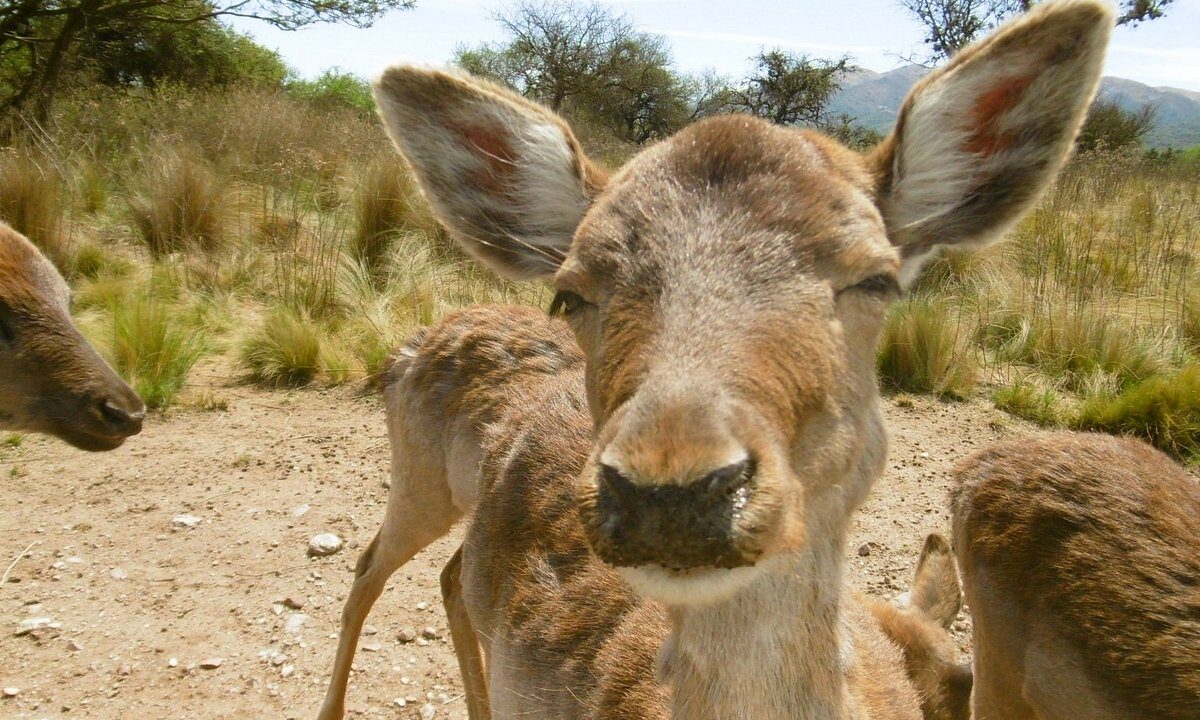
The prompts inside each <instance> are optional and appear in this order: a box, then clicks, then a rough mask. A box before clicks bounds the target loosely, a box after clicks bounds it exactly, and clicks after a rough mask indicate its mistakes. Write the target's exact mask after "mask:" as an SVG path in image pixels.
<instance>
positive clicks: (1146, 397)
mask: <svg viewBox="0 0 1200 720" xmlns="http://www.w3.org/2000/svg"><path fill="white" fill-rule="evenodd" d="M1073 425H1074V426H1075V427H1076V428H1078V429H1081V430H1102V431H1104V432H1110V433H1121V434H1130V435H1137V436H1139V437H1142V438H1145V439H1147V440H1149V441H1150V442H1152V443H1153V444H1154V445H1156V446H1157V447H1160V448H1162V449H1163V450H1166V451H1167V452H1170V453H1173V454H1175V455H1177V456H1179V457H1184V458H1196V457H1197V456H1200V365H1188V366H1186V367H1184V368H1183V369H1181V370H1180V371H1179V372H1178V373H1176V374H1175V375H1173V376H1157V377H1153V378H1150V379H1148V380H1146V381H1145V382H1142V383H1139V384H1137V385H1134V386H1133V387H1130V388H1128V389H1126V390H1124V391H1123V392H1121V393H1118V394H1115V395H1102V396H1098V397H1093V398H1090V399H1089V400H1087V401H1086V402H1085V403H1084V404H1083V407H1081V408H1080V410H1079V415H1078V417H1077V418H1076V419H1075V421H1074V422H1073Z"/></svg>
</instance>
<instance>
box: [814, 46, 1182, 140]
mask: <svg viewBox="0 0 1200 720" xmlns="http://www.w3.org/2000/svg"><path fill="white" fill-rule="evenodd" d="M926 72H928V70H927V69H926V68H923V67H921V66H919V65H905V66H904V67H900V68H897V69H895V70H892V71H890V72H885V73H877V72H873V71H871V70H864V69H860V70H856V71H854V72H852V73H850V74H849V75H847V76H846V78H845V79H844V80H843V81H842V89H841V90H839V91H838V93H837V94H836V95H834V97H833V99H832V100H830V103H829V109H830V111H831V112H832V113H833V114H834V115H839V114H842V113H845V114H847V115H850V116H851V117H853V118H855V120H856V121H857V122H858V123H859V124H860V125H865V126H867V127H869V128H874V129H875V130H878V131H880V132H887V131H888V130H889V129H891V126H892V123H893V122H895V120H896V113H897V112H899V110H900V104H901V103H903V102H904V96H905V95H906V94H907V93H908V89H909V88H910V87H912V84H913V83H915V82H916V81H917V80H919V79H920V78H921V77H922V76H924V75H925V73H926ZM1100 97H1102V98H1106V99H1108V100H1112V101H1114V102H1116V103H1117V104H1118V105H1119V106H1121V107H1122V108H1125V109H1126V110H1137V109H1139V108H1141V107H1142V106H1143V105H1145V104H1147V103H1149V104H1152V105H1154V106H1155V107H1156V108H1158V110H1157V114H1156V115H1155V119H1154V128H1153V129H1151V130H1150V132H1149V133H1147V134H1146V145H1148V146H1149V147H1180V148H1182V147H1191V146H1192V145H1197V144H1200V92H1194V91H1192V90H1182V89H1180V88H1172V87H1150V86H1149V85H1144V84H1142V83H1140V82H1135V81H1133V80H1126V79H1124V78H1115V77H1106V78H1104V79H1102V80H1101V81H1100Z"/></svg>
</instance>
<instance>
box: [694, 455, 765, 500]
mask: <svg viewBox="0 0 1200 720" xmlns="http://www.w3.org/2000/svg"><path fill="white" fill-rule="evenodd" d="M752 479H754V460H753V459H751V458H746V459H744V460H742V461H740V462H736V463H733V464H732V465H726V466H725V467H723V468H719V469H717V470H713V471H712V472H711V473H709V474H708V475H706V476H705V477H704V478H703V479H701V481H700V482H701V487H703V488H704V489H705V491H706V493H707V495H708V498H709V500H720V499H723V498H727V497H731V496H733V495H736V494H738V492H739V491H741V490H743V488H745V487H746V486H747V485H749V484H750V481H751V480H752Z"/></svg>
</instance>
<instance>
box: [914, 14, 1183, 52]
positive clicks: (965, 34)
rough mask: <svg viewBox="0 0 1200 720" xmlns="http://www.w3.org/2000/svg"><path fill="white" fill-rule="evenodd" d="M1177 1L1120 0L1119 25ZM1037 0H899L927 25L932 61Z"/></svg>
mask: <svg viewBox="0 0 1200 720" xmlns="http://www.w3.org/2000/svg"><path fill="white" fill-rule="evenodd" d="M1174 1H1175V0H1119V2H1118V9H1119V10H1120V15H1118V16H1117V24H1118V25H1137V24H1138V23H1141V22H1145V21H1147V20H1154V19H1157V18H1160V17H1162V16H1163V15H1164V14H1166V8H1167V6H1168V5H1170V4H1171V3H1172V2H1174ZM1036 2H1037V0H900V5H901V6H902V7H903V8H904V9H906V10H908V12H909V13H910V14H912V15H913V17H915V18H916V19H917V20H918V21H919V22H920V23H921V25H923V26H924V27H925V32H926V35H925V38H924V42H925V44H926V45H927V46H928V47H929V54H930V57H929V58H928V62H929V63H934V62H937V61H939V60H944V59H945V58H948V57H950V55H952V54H954V53H955V52H957V51H958V50H960V49H962V48H963V47H965V46H966V45H969V44H970V43H971V42H972V41H974V40H975V38H977V37H979V36H980V35H981V34H983V33H985V32H987V31H988V30H991V29H992V28H994V27H996V26H997V25H999V24H1000V23H1002V22H1004V21H1005V20H1007V19H1008V18H1010V17H1012V16H1013V15H1017V14H1020V13H1023V12H1028V11H1029V9H1030V8H1031V7H1033V5H1034V4H1035V3H1036Z"/></svg>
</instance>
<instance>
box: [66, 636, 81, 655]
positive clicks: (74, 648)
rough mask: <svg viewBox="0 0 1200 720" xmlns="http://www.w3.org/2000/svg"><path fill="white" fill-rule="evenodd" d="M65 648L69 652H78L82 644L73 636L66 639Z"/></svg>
mask: <svg viewBox="0 0 1200 720" xmlns="http://www.w3.org/2000/svg"><path fill="white" fill-rule="evenodd" d="M67 649H68V650H70V651H71V652H79V651H81V650H83V646H82V645H80V644H79V641H78V640H76V639H75V638H71V639H70V640H68V641H67Z"/></svg>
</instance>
